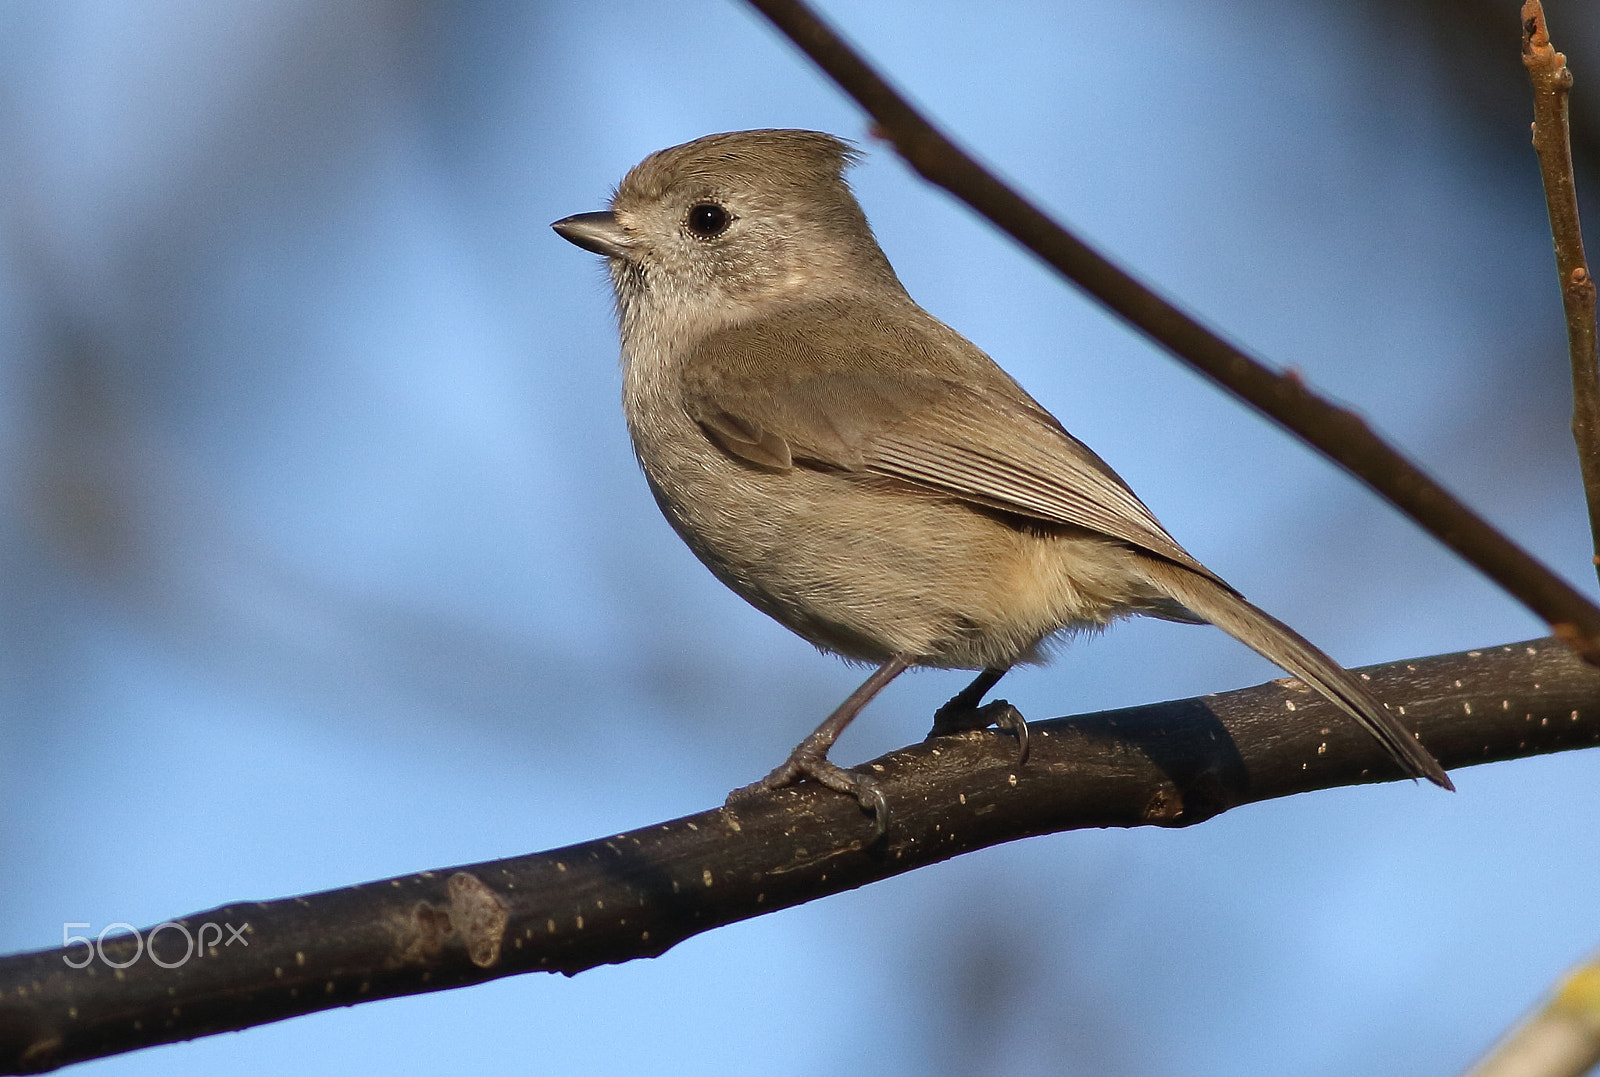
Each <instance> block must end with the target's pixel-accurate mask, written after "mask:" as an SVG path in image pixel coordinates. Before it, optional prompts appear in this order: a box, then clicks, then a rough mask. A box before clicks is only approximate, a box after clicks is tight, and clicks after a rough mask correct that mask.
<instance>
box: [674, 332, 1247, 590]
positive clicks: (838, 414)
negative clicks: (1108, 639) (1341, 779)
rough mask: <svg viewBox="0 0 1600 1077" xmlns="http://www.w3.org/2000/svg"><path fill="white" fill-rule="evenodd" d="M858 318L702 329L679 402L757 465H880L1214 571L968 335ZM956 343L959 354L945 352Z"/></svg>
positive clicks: (875, 468) (888, 473)
mask: <svg viewBox="0 0 1600 1077" xmlns="http://www.w3.org/2000/svg"><path fill="white" fill-rule="evenodd" d="M919 313H920V312H919ZM928 320H929V321H930V322H931V321H932V319H928ZM860 321H864V319H859V318H857V319H850V318H840V317H837V316H834V317H829V316H828V312H826V311H823V312H808V316H791V317H788V318H773V319H768V320H766V321H764V322H762V323H761V324H759V325H745V326H740V327H736V328H734V329H728V330H723V331H721V332H718V333H713V334H711V335H710V336H708V337H707V338H706V339H705V340H703V341H701V342H700V343H699V344H698V345H696V346H695V347H694V348H693V349H692V350H691V352H690V353H689V354H688V355H686V357H685V362H684V364H683V367H682V375H681V376H682V381H683V396H684V403H685V406H686V408H687V409H688V412H689V415H690V416H691V417H692V418H693V419H694V420H695V421H696V422H697V423H699V424H700V427H701V429H703V430H704V431H705V432H706V434H707V436H709V437H710V438H711V439H712V440H713V441H714V442H716V443H717V444H718V445H720V446H721V447H722V448H723V450H724V451H726V452H728V453H729V454H731V455H733V456H735V457H738V458H740V459H742V460H745V461H746V462H748V463H750V464H754V465H756V466H759V467H764V468H769V469H775V470H787V469H789V468H790V467H814V468H820V469H826V470H835V471H843V472H847V473H853V474H860V475H877V476H885V477H890V478H894V479H898V480H901V481H905V482H909V483H912V484H914V485H917V486H920V487H923V488H926V489H930V490H936V491H939V492H941V493H944V494H947V495H949V496H952V497H955V498H958V499H961V500H965V501H969V502H973V503H976V504H981V505H986V506H989V507H991V508H995V509H999V510H1001V511H1003V512H1007V513H1012V514H1015V515H1018V516H1023V517H1028V518H1031V519H1036V520H1042V521H1045V522H1048V523H1053V524H1065V525H1068V526H1073V527H1082V528H1087V529H1088V530H1091V531H1094V532H1098V533H1100V534H1103V535H1108V536H1110V537H1112V538H1117V539H1121V540H1122V541H1124V542H1127V543H1130V544H1132V545H1134V546H1137V547H1139V548H1140V549H1143V550H1146V551H1148V552H1150V553H1154V554H1157V555H1159V556H1161V557H1164V558H1166V559H1168V560H1170V561H1174V562H1176V563H1178V564H1180V565H1183V566H1184V567H1186V568H1189V569H1192V570H1193V571H1195V572H1198V573H1200V574H1202V575H1204V576H1206V577H1208V578H1211V579H1217V577H1216V576H1215V575H1214V574H1213V573H1212V572H1211V571H1210V570H1209V569H1207V568H1205V567H1204V566H1203V565H1201V564H1200V562H1198V561H1196V560H1195V559H1194V558H1193V557H1192V556H1190V555H1189V553H1188V552H1187V551H1185V550H1184V549H1183V548H1182V547H1181V546H1179V545H1178V543H1177V541H1176V540H1174V539H1173V538H1172V536H1171V535H1169V534H1167V532H1166V530H1165V529H1164V528H1163V527H1162V526H1161V524H1160V523H1159V522H1158V521H1157V520H1156V518H1155V516H1154V514H1152V513H1151V512H1150V510H1149V509H1148V508H1146V507H1145V505H1144V503H1143V502H1141V501H1140V500H1139V499H1138V498H1137V497H1136V496H1134V493H1133V491H1132V490H1130V489H1129V488H1128V485H1127V483H1125V482H1123V481H1122V479H1121V478H1120V477H1119V476H1118V475H1117V473H1116V472H1115V471H1113V470H1112V469H1111V467H1110V466H1109V465H1108V464H1106V462H1105V461H1103V460H1101V459H1100V457H1098V456H1096V455H1095V454H1094V452H1092V451H1091V450H1090V449H1089V448H1088V447H1087V446H1086V445H1084V444H1083V443H1082V442H1080V441H1079V440H1078V439H1077V438H1074V437H1073V436H1072V435H1071V434H1069V433H1067V431H1066V429H1065V428H1063V427H1062V425H1061V424H1060V423H1059V422H1058V421H1057V420H1056V419H1055V417H1054V416H1052V415H1051V414H1050V413H1049V412H1048V411H1046V410H1045V409H1044V408H1043V407H1042V406H1040V405H1039V404H1038V403H1037V402H1036V401H1034V399H1033V398H1032V397H1030V396H1028V394H1027V393H1026V392H1024V391H1023V390H1022V389H1021V387H1019V386H1018V385H1017V384H1016V383H1015V382H1014V381H1012V380H1011V379H1010V377H1008V376H1007V375H1006V374H1005V373H1004V372H1003V371H1002V370H1000V368H999V367H998V366H996V365H995V364H994V363H993V361H992V360H990V359H989V358H988V356H986V355H984V354H983V353H982V352H981V351H979V350H978V349H977V348H976V347H974V346H973V345H971V344H970V343H968V342H967V341H966V340H964V339H963V338H961V337H959V336H958V335H956V334H955V333H953V332H951V331H949V330H947V329H945V328H944V327H943V326H938V323H933V324H934V325H936V326H938V329H939V330H941V331H942V332H939V333H937V334H935V333H934V332H930V331H929V330H928V329H927V328H926V327H925V326H923V325H920V324H916V323H915V322H909V323H908V322H906V321H902V322H899V323H896V322H894V321H887V322H875V323H873V324H872V325H870V326H868V327H866V328H864V329H860V328H856V327H855V326H854V325H853V323H855V322H860ZM841 326H851V327H852V330H853V331H846V330H845V329H842V328H840V327H841ZM958 347H959V348H963V349H966V350H967V354H966V355H965V356H960V355H953V354H952V351H951V349H952V348H958ZM975 360H976V361H975ZM1217 582H1219V583H1220V582H1221V581H1220V580H1218V581H1217ZM1224 586H1226V585H1224Z"/></svg>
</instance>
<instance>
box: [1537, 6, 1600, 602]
mask: <svg viewBox="0 0 1600 1077" xmlns="http://www.w3.org/2000/svg"><path fill="white" fill-rule="evenodd" d="M1522 63H1523V65H1524V66H1526V67H1527V69H1528V79H1529V81H1530V82H1532V83H1533V148H1534V151H1535V152H1536V153H1538V155H1539V174H1540V176H1541V177H1542V178H1543V179H1544V201H1545V206H1546V208H1548V209H1549V211H1550V235H1551V238H1552V239H1553V240H1554V242H1555V248H1556V272H1557V274H1558V275H1559V276H1560V278H1561V303H1562V306H1563V307H1565V309H1566V313H1567V350H1568V351H1569V352H1570V353H1571V355H1572V437H1573V440H1574V441H1576V442H1577V443H1578V466H1579V468H1581V469H1582V472H1583V492H1584V496H1585V497H1586V498H1587V499H1588V503H1589V532H1590V535H1591V537H1592V539H1593V544H1594V552H1595V558H1594V561H1595V571H1596V572H1597V573H1600V347H1597V341H1596V337H1595V320H1594V310H1595V286H1594V279H1593V278H1592V277H1590V275H1589V263H1588V262H1587V261H1586V260H1585V258H1584V255H1583V230H1582V228H1581V226H1580V225H1579V222H1578V185H1577V181H1576V180H1575V179H1574V178H1573V174H1572V141H1571V138H1570V135H1569V133H1568V126H1567V98H1568V96H1569V91H1570V90H1571V89H1572V71H1571V69H1569V68H1568V67H1567V58H1566V56H1565V55H1563V54H1562V53H1559V52H1557V51H1556V50H1555V46H1554V45H1552V44H1551V43H1550V31H1549V27H1548V26H1547V25H1546V24H1545V20H1544V7H1543V6H1542V5H1541V4H1540V3H1539V0H1528V2H1527V3H1525V4H1523V5H1522Z"/></svg>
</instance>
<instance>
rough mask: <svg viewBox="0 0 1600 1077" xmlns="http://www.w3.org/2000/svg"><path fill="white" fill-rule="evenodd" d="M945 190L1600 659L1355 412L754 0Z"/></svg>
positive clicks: (1513, 557)
mask: <svg viewBox="0 0 1600 1077" xmlns="http://www.w3.org/2000/svg"><path fill="white" fill-rule="evenodd" d="M749 2H750V5H751V6H752V7H754V8H755V9H756V10H757V11H759V12H761V14H762V15H764V16H766V17H767V19H768V20H769V21H771V22H772V24H773V25H774V26H776V27H777V28H778V29H779V30H780V31H781V32H782V33H783V34H784V35H785V36H787V37H788V38H789V40H791V41H792V42H794V44H795V45H796V46H797V47H798V48H799V49H800V50H801V51H802V52H804V53H805V54H806V55H807V56H809V57H810V58H811V59H812V60H813V61H814V62H815V63H816V64H817V66H818V67H820V68H821V69H822V70H823V71H824V72H825V73H826V74H827V75H828V77H829V78H831V79H833V81H834V82H835V83H837V84H838V86H839V88H840V89H842V90H844V92H845V93H847V94H849V95H850V96H851V97H853V98H854V99H855V100H856V102H857V103H858V104H860V105H861V107H862V108H863V109H865V110H866V111H867V113H868V114H869V115H871V116H872V118H873V119H874V120H875V121H876V128H875V133H877V134H879V135H881V136H882V137H883V138H885V139H888V140H889V141H890V142H891V143H893V144H894V147H895V149H896V150H898V151H899V153H900V155H901V156H902V157H904V158H905V160H906V162H907V163H908V164H910V165H911V167H912V168H914V169H915V170H916V171H917V172H918V173H919V174H920V175H921V176H922V177H923V178H924V179H926V180H928V181H929V182H930V183H933V184H935V185H937V186H939V187H943V188H944V189H945V190H947V191H949V192H950V193H951V194H953V195H955V196H956V197H957V198H959V199H961V200H962V201H963V202H965V203H967V205H969V206H971V207H972V208H973V209H974V210H976V211H977V212H978V213H980V214H982V215H983V216H984V217H986V218H987V219H988V220H989V221H991V222H993V224H994V225H995V226H996V227H998V228H1000V229H1001V230H1002V231H1004V232H1006V233H1007V234H1009V235H1010V236H1011V237H1012V238H1014V239H1015V240H1016V241H1017V242H1019V243H1021V244H1022V245H1023V246H1024V247H1027V248H1028V249H1029V250H1031V251H1033V252H1034V253H1035V254H1036V255H1038V256H1039V257H1040V258H1041V259H1043V260H1044V261H1045V262H1046V263H1047V264H1049V265H1051V266H1053V267H1054V268H1055V269H1056V270H1058V271H1059V272H1060V273H1061V274H1062V275H1063V276H1065V277H1066V278H1067V279H1068V280H1069V281H1071V282H1072V283H1074V284H1076V285H1077V286H1078V287H1080V288H1082V289H1083V290H1084V291H1086V292H1088V293H1089V294H1090V295H1092V296H1094V297H1095V298H1096V299H1098V300H1099V301H1100V302H1101V303H1103V304H1104V305H1105V306H1106V307H1108V308H1110V309H1111V310H1112V311H1114V312H1115V313H1116V314H1118V315H1119V316H1120V317H1121V318H1122V319H1123V320H1124V321H1126V322H1127V323H1128V324H1129V325H1131V326H1133V327H1134V328H1135V329H1138V330H1139V331H1140V332H1142V333H1143V334H1145V336H1147V337H1149V338H1150V339H1151V340H1153V341H1155V342H1156V343H1157V344H1160V345H1161V346H1162V347H1164V348H1165V349H1166V350H1167V351H1168V352H1170V353H1171V354H1172V355H1174V356H1175V357H1177V358H1178V359H1179V360H1181V361H1183V362H1184V363H1187V364H1188V365H1189V366H1191V367H1193V368H1194V369H1195V370H1197V371H1199V372H1200V373H1201V374H1204V375H1205V376H1206V377H1207V378H1209V379H1210V380H1211V381H1212V382H1214V383H1215V384H1217V385H1219V386H1221V387H1222V388H1223V389H1225V390H1227V391H1228V392H1230V393H1232V394H1233V395H1234V396H1236V397H1238V398H1239V399H1241V400H1243V401H1245V402H1246V403H1248V404H1249V405H1251V406H1252V407H1254V408H1255V409H1256V410H1257V411H1259V412H1260V413H1261V414H1263V415H1265V416H1267V417H1268V418H1269V419H1272V420H1273V421H1274V422H1276V423H1277V424H1278V425H1279V426H1281V427H1283V428H1284V429H1285V430H1287V431H1289V432H1290V433H1291V434H1294V435H1295V436H1296V437H1298V438H1300V439H1301V440H1302V441H1304V442H1306V443H1307V444H1308V445H1310V446H1312V447H1313V448H1315V449H1316V450H1317V451H1319V452H1321V453H1322V454H1323V455H1324V456H1326V457H1328V458H1329V459H1330V460H1333V461H1334V462H1335V463H1338V464H1339V465H1341V466H1342V467H1344V469H1345V470H1347V471H1349V472H1350V473H1351V474H1352V475H1354V476H1355V477H1356V478H1358V479H1360V480H1361V481H1362V482H1364V483H1366V484H1367V485H1368V486H1369V487H1371V488H1372V489H1373V490H1374V491H1376V492H1377V493H1378V494H1379V495H1381V496H1382V497H1384V498H1385V499H1386V500H1388V501H1389V503H1390V504H1392V505H1394V506H1395V507H1396V508H1398V509H1399V510H1400V511H1401V512H1403V513H1405V514H1406V515H1407V516H1409V517H1411V519H1413V520H1414V521H1416V522H1417V523H1418V524H1420V525H1421V526H1422V527H1423V528H1424V529H1426V530H1427V531H1428V532H1429V533H1430V534H1432V535H1433V536H1434V537H1436V538H1437V539H1438V540H1439V541H1440V542H1443V543H1444V544H1445V545H1446V546H1448V547H1450V549H1452V550H1454V551H1455V552H1456V553H1457V554H1459V555H1460V556H1461V557H1462V558H1464V559H1465V560H1467V561H1468V562H1469V563H1471V564H1472V565H1474V566H1476V567H1477V568H1478V569H1479V571H1481V572H1483V573H1484V575H1486V576H1488V577H1489V578H1490V579H1492V580H1493V581H1494V582H1495V583H1497V584H1499V585H1500V586H1501V587H1502V588H1504V589H1505V590H1506V591H1507V592H1508V593H1509V594H1511V595H1512V596H1514V597H1515V598H1517V599H1519V600H1520V601H1521V602H1522V603H1523V604H1525V605H1526V606H1527V607H1528V608H1529V609H1531V610H1533V611H1534V612H1535V613H1537V614H1538V615H1539V616H1540V617H1542V618H1544V620H1545V621H1546V623H1548V624H1549V625H1550V626H1551V630H1552V631H1553V632H1555V633H1556V634H1557V635H1558V636H1560V637H1562V638H1563V639H1566V640H1567V641H1568V642H1569V644H1570V645H1571V646H1572V647H1573V648H1574V650H1576V651H1577V652H1578V653H1579V654H1580V655H1581V656H1582V657H1583V658H1584V659H1585V661H1588V662H1591V663H1594V664H1597V665H1600V607H1596V606H1595V604H1594V603H1593V602H1591V601H1589V599H1587V598H1585V597H1584V596H1583V595H1582V594H1580V593H1579V592H1578V591H1577V590H1576V589H1575V588H1573V587H1572V585H1571V584H1569V583H1567V582H1566V581H1565V580H1563V579H1562V578H1561V577H1559V576H1557V575H1556V574H1555V573H1554V572H1552V571H1551V570H1550V569H1549V568H1547V567H1545V566H1544V565H1543V564H1541V563H1540V562H1539V561H1537V560H1536V559H1534V558H1533V557H1532V556H1531V555H1530V554H1528V553H1527V551H1525V550H1523V549H1522V548H1521V547H1520V546H1518V545H1517V544H1516V543H1514V542H1512V541H1511V540H1510V539H1509V538H1507V537H1506V536H1505V535H1503V534H1501V533H1500V532H1499V531H1498V530H1496V529H1495V528H1494V527H1492V526H1490V524H1489V523H1488V522H1487V521H1486V520H1484V519H1483V518H1482V517H1480V516H1478V515H1477V514H1476V513H1474V512H1473V511H1472V510H1471V509H1469V508H1468V507H1467V506H1466V505H1464V504H1462V503H1461V502H1460V501H1458V500H1457V499H1456V498H1455V497H1454V496H1453V495H1452V494H1451V493H1450V492H1449V491H1447V490H1446V489H1445V488H1444V487H1443V486H1441V485H1439V483H1438V482H1436V481H1435V480H1434V479H1432V478H1431V477H1429V476H1428V475H1426V474H1425V473H1423V472H1422V471H1421V470H1420V469H1419V468H1417V467H1416V466H1415V465H1414V464H1412V463H1411V462H1410V461H1409V460H1407V459H1406V458H1405V457H1403V456H1402V455H1400V453H1399V452H1398V451H1396V450H1395V449H1393V448H1392V447H1390V446H1389V445H1388V444H1387V443H1385V442H1384V441H1383V440H1382V439H1381V438H1379V437H1378V436H1377V435H1376V434H1375V433H1374V432H1373V431H1372V429H1371V428H1370V427H1369V426H1368V425H1367V424H1366V421H1365V420H1364V419H1362V418H1361V417H1360V416H1359V415H1357V414H1356V413H1355V412H1353V411H1350V410H1349V409H1347V408H1341V407H1337V406H1335V405H1334V404H1331V403H1329V402H1328V401H1326V400H1324V399H1322V398H1321V397H1319V396H1317V395H1316V394H1315V393H1313V392H1311V391H1310V389H1308V388H1307V386H1306V385H1305V383H1304V382H1303V381H1302V380H1301V379H1300V378H1298V377H1296V376H1294V375H1293V374H1287V373H1282V372H1279V371H1275V370H1272V369H1270V368H1268V367H1267V366H1265V365H1263V364H1262V363H1261V362H1259V361H1258V360H1256V359H1254V358H1252V357H1251V356H1250V355H1248V354H1247V353H1245V352H1244V351H1243V350H1242V349H1240V348H1239V347H1237V346H1235V345H1233V344H1231V343H1229V342H1228V341H1226V340H1223V339H1222V338H1221V337H1219V336H1218V335H1217V334H1215V333H1213V332H1212V331H1211V330H1209V329H1207V328H1205V327H1204V326H1203V325H1201V324H1200V323H1199V322H1197V321H1196V320H1195V319H1194V318H1192V317H1190V316H1189V315H1188V314H1186V313H1184V312H1183V311H1181V310H1179V309H1178V308H1177V307H1175V306H1173V305H1172V304H1171V303H1170V302H1168V301H1167V300H1166V299H1163V298H1162V297H1161V296H1159V295H1157V294H1156V293H1155V292H1153V291H1151V290H1150V289H1149V288H1147V287H1146V286H1145V285H1143V284H1141V283H1140V282H1139V281H1138V280H1136V279H1134V277H1133V276H1131V275H1130V274H1128V273H1127V272H1125V271H1124V270H1122V269H1121V268H1119V267H1118V266H1116V265H1114V264H1113V263H1112V262H1110V261H1109V260H1108V259H1106V258H1105V257H1104V256H1103V255H1101V254H1100V253H1099V252H1098V251H1095V250H1094V249H1093V248H1091V247H1090V246H1089V245H1088V244H1086V243H1084V242H1083V241H1082V240H1081V239H1079V238H1078V237H1077V236H1075V235H1073V234H1072V233H1071V232H1069V231H1067V230H1066V229H1065V228H1063V227H1062V226H1061V225H1060V224H1058V223H1057V222H1055V221H1054V220H1052V219H1050V218H1049V217H1048V216H1046V215H1045V214H1044V213H1043V212H1042V211H1041V210H1039V209H1038V208H1037V207H1035V206H1034V205H1033V204H1032V203H1030V202H1028V201H1027V200H1026V199H1024V198H1023V197H1022V196H1021V195H1020V194H1018V193H1017V192H1016V191H1015V190H1013V189H1012V188H1011V187H1009V186H1008V185H1006V184H1005V183H1003V182H1002V181H1001V180H999V179H998V178H996V177H995V176H994V174H993V173H991V172H990V171H988V170H987V169H985V168H984V167H983V166H982V165H980V164H979V163H978V162H977V161H975V160H973V158H971V157H970V156H968V155H967V154H966V153H965V152H963V151H962V150H961V149H960V148H959V147H957V146H956V145H955V144H954V143H953V142H951V141H950V139H949V138H948V137H946V136H945V135H944V134H943V133H942V132H941V131H939V130H938V129H937V128H935V127H934V126H933V124H932V123H930V122H929V121H928V120H927V119H926V118H925V117H923V116H922V115H921V114H920V113H919V112H918V111H917V110H916V109H915V108H913V107H912V106H911V104H910V102H908V101H907V100H906V99H905V98H904V97H903V96H902V95H901V94H900V93H899V91H897V90H896V89H894V87H892V86H890V85H889V83H888V81H887V80H885V79H884V78H883V76H881V75H880V74H878V72H877V71H875V70H874V69H873V68H872V67H871V66H870V65H869V64H868V63H867V62H866V60H865V59H863V58H862V57H861V56H860V54H858V53H857V52H856V51H855V50H854V49H852V48H851V47H850V45H849V44H847V43H846V42H845V41H844V39H842V38H841V37H839V35H838V34H837V33H835V32H834V31H833V30H832V28H830V27H829V26H828V25H827V24H825V23H824V22H823V21H822V20H821V19H820V18H818V17H817V15H816V14H815V13H814V12H812V11H811V9H810V8H809V7H807V6H806V5H805V4H804V3H803V2H801V0H749Z"/></svg>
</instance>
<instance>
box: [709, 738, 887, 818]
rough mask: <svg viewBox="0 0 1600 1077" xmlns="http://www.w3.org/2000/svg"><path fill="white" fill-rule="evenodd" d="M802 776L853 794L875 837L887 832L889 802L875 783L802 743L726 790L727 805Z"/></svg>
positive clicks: (782, 787)
mask: <svg viewBox="0 0 1600 1077" xmlns="http://www.w3.org/2000/svg"><path fill="white" fill-rule="evenodd" d="M806 778H809V779H811V780H812V781H814V782H817V783H819V784H821V785H825V786H827V787H828V788H829V789H832V790H834V791H836V792H840V793H845V794H847V795H849V796H852V797H855V798H856V802H857V803H859V804H860V805H861V808H862V810H863V811H867V812H871V813H872V819H873V823H874V825H875V826H876V827H877V831H878V837H880V838H881V837H882V836H883V835H884V834H886V833H888V830H889V802H888V801H887V800H885V799H884V796H883V791H882V790H881V789H879V788H878V783H877V782H876V781H874V780H873V779H871V778H869V777H867V776H866V775H864V774H855V773H852V772H851V771H848V770H845V769H844V768H843V767H841V766H839V764H837V763H834V762H831V761H830V760H829V759H828V757H827V755H826V754H824V753H822V752H809V751H806V746H805V745H801V746H800V747H799V748H796V749H795V750H794V752H793V753H791V754H790V756H789V758H788V759H786V760H784V762H783V764H782V765H781V766H779V767H778V768H777V769H776V770H774V771H773V772H772V773H771V774H768V775H767V776H766V777H765V778H762V779H761V780H760V781H759V782H752V783H750V784H749V785H745V786H741V787H740V788H738V789H735V790H734V791H733V792H731V793H729V794H728V801H727V802H728V803H729V804H730V805H731V804H733V803H734V802H735V801H738V800H747V799H749V798H750V797H755V796H760V795H761V794H763V793H770V792H773V791H774V790H777V789H786V788H788V787H789V786H791V785H795V784H797V783H798V782H800V781H802V780H804V779H806Z"/></svg>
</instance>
